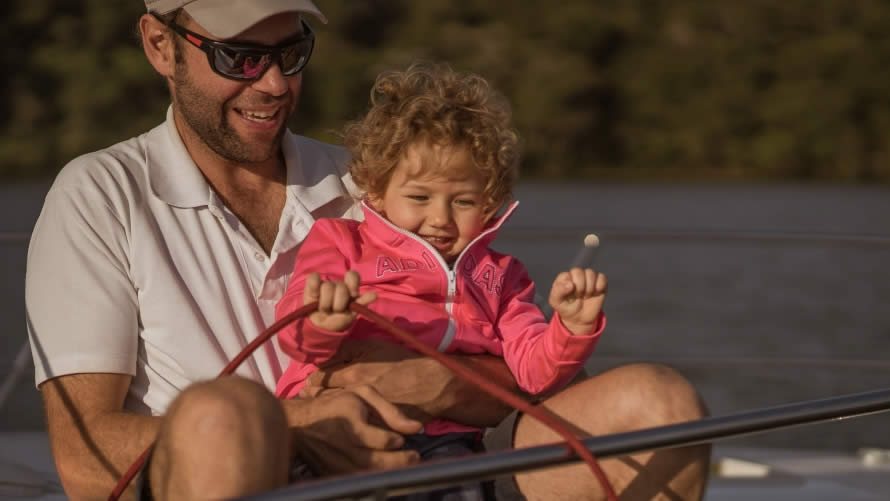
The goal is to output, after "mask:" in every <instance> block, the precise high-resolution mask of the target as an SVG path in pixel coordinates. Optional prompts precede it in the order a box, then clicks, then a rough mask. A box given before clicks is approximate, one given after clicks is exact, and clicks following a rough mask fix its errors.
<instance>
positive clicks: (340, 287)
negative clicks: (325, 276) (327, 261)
mask: <svg viewBox="0 0 890 501" xmlns="http://www.w3.org/2000/svg"><path fill="white" fill-rule="evenodd" d="M359 285H361V279H360V278H359V274H358V273H356V272H355V271H352V270H350V271H347V272H346V275H344V276H343V281H342V282H329V281H322V279H321V276H320V275H319V274H318V273H311V274H310V275H309V276H308V277H306V285H305V286H304V287H303V304H309V303H312V302H315V301H318V310H316V311H314V312H312V313H311V314H309V321H310V322H312V325H314V326H316V327H318V328H320V329H324V330H328V331H337V332H343V331H345V330H346V328H347V327H349V326H350V325H352V322H353V320H355V313H353V312H352V311H351V310H350V309H349V303H351V302H352V301H353V300H354V301H355V302H356V303H358V304H360V305H362V306H367V305H369V304H371V303H372V302H373V301H374V300H375V299H377V293H375V292H366V293H365V294H362V295H361V296H359Z"/></svg>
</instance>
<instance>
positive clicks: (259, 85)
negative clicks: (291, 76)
mask: <svg viewBox="0 0 890 501" xmlns="http://www.w3.org/2000/svg"><path fill="white" fill-rule="evenodd" d="M253 88H254V89H256V90H258V91H260V92H262V93H264V94H268V95H270V96H280V95H282V94H284V93H285V92H287V77H285V76H284V74H283V73H281V66H279V65H278V62H277V61H275V62H273V63H272V64H271V65H270V66H269V68H268V69H266V72H265V73H263V76H261V77H260V79H259V80H257V81H256V82H254V83H253Z"/></svg>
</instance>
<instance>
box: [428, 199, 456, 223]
mask: <svg viewBox="0 0 890 501" xmlns="http://www.w3.org/2000/svg"><path fill="white" fill-rule="evenodd" d="M429 221H430V224H431V225H433V226H447V225H448V224H449V223H450V222H451V208H450V207H449V206H448V204H434V205H433V206H432V207H431V208H430V214H429Z"/></svg>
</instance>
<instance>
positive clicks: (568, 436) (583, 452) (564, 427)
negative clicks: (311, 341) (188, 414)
mask: <svg viewBox="0 0 890 501" xmlns="http://www.w3.org/2000/svg"><path fill="white" fill-rule="evenodd" d="M317 308H318V303H309V304H306V305H303V306H302V307H301V308H298V309H296V310H295V311H293V312H291V313H289V314H287V315H285V316H284V317H282V318H280V319H279V320H278V321H277V322H275V323H274V324H272V325H270V326H269V327H268V328H267V329H266V330H264V331H263V332H261V333H260V335H259V336H257V337H256V339H254V340H253V341H251V342H250V343H248V345H247V346H245V347H244V349H243V350H241V352H240V353H238V355H237V356H236V357H235V358H233V359H232V361H231V362H229V363H228V365H226V366H225V367H224V368H223V370H222V371H220V373H219V376H226V375H229V374H232V373H233V372H235V369H237V368H238V366H239V365H241V363H242V362H243V361H244V360H245V359H247V357H249V356H250V355H251V354H252V353H253V352H254V351H255V350H256V349H257V348H258V347H259V346H260V345H261V344H263V343H265V342H266V341H267V340H268V339H269V338H271V337H272V336H274V335H275V334H276V333H277V332H278V331H279V330H281V329H282V328H283V327H284V326H285V325H287V324H289V323H291V322H293V321H295V320H296V319H298V318H300V317H303V316H305V315H308V314H309V313H312V312H313V311H315V310H316V309H317ZM349 309H351V310H352V311H354V312H356V313H358V314H361V315H363V316H364V317H366V318H367V319H369V320H371V321H372V322H374V323H376V324H378V325H379V326H381V327H383V328H385V329H387V330H388V331H389V332H390V333H391V334H393V335H395V336H396V337H397V338H399V339H400V340H401V341H403V342H404V343H405V344H407V345H409V346H411V347H412V348H414V349H415V350H416V351H418V352H420V353H422V354H424V355H426V356H428V357H431V358H434V359H436V360H437V361H438V362H439V363H441V364H442V365H444V366H445V367H447V368H449V369H450V370H451V371H453V372H454V373H455V374H456V375H457V376H458V377H461V378H463V379H466V380H467V381H469V382H470V383H473V384H475V385H476V386H478V387H479V388H480V389H481V390H483V391H485V392H486V393H488V394H489V395H491V396H493V397H495V398H497V399H498V400H500V401H502V402H504V403H506V404H507V405H510V406H511V407H513V408H515V409H518V410H520V411H522V412H524V413H526V414H528V415H530V416H532V417H534V418H535V419H537V420H538V421H540V422H541V423H543V424H545V425H547V426H548V427H550V428H551V429H552V430H553V431H555V432H556V433H558V434H559V435H560V436H562V437H563V438H564V439H565V441H566V444H565V445H566V449H567V451H566V452H567V457H571V456H572V453H573V451H574V453H577V455H578V456H579V457H580V458H581V459H582V460H584V462H585V463H587V465H588V466H589V467H590V469H591V471H593V474H594V476H595V477H596V479H597V480H598V481H599V483H600V486H601V487H602V489H603V492H604V493H605V494H606V498H607V499H608V500H609V501H618V496H617V495H616V494H615V490H614V489H613V488H612V485H611V484H610V483H609V479H608V478H606V475H605V473H603V470H602V469H601V468H600V466H599V464H598V463H597V460H596V458H595V457H594V455H593V453H591V452H590V451H589V450H588V449H587V447H585V446H584V444H583V443H581V441H580V440H578V438H577V437H575V435H573V434H572V432H571V431H570V430H569V427H568V423H567V422H566V421H565V420H564V419H563V418H562V417H560V416H559V415H557V414H554V413H553V411H551V410H550V409H547V408H546V407H543V406H534V405H531V404H529V403H528V402H526V401H525V400H523V399H521V398H520V397H518V396H516V395H514V394H513V393H511V392H510V391H508V390H505V389H504V388H501V387H500V386H498V385H496V384H494V383H492V382H491V381H489V380H487V379H485V378H484V377H483V376H480V375H479V374H476V373H475V372H473V371H472V370H470V369H469V368H467V367H466V366H465V365H463V364H462V363H460V362H458V361H457V360H455V359H453V358H450V357H447V356H445V355H443V354H442V353H439V352H438V351H436V350H434V349H433V348H431V347H429V346H427V345H425V344H423V343H421V342H420V341H418V340H417V339H416V338H415V337H414V336H412V335H411V333H409V332H408V331H406V330H404V329H402V328H401V327H399V326H397V325H396V324H394V323H392V322H391V321H389V319H387V318H385V317H383V316H382V315H380V314H378V313H376V312H374V311H373V310H371V309H369V308H367V307H365V306H362V305H360V304H358V303H355V302H353V303H350V305H349ZM219 376H217V377H219ZM153 445H154V444H152V445H150V446H149V447H148V448H147V449H145V451H143V452H142V454H140V455H139V458H138V459H136V461H135V462H134V463H133V465H132V466H130V468H129V469H128V470H127V472H126V473H125V474H124V475H123V476H121V478H120V480H119V481H118V483H117V485H116V486H115V488H114V490H113V491H112V492H111V494H110V495H109V496H108V501H117V500H118V498H119V497H120V496H121V494H122V493H123V492H124V489H126V488H127V486H128V485H129V484H130V482H131V481H132V480H133V477H135V476H136V474H137V473H139V471H140V470H141V469H142V466H143V464H144V463H145V461H146V459H147V458H148V454H149V452H150V451H151V448H152V447H153ZM144 481H145V482H147V481H148V479H147V478H146V479H144Z"/></svg>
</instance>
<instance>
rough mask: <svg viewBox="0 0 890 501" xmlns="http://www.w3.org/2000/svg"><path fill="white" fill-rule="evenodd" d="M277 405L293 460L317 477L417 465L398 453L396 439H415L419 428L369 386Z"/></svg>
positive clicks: (410, 454) (413, 454) (414, 457)
mask: <svg viewBox="0 0 890 501" xmlns="http://www.w3.org/2000/svg"><path fill="white" fill-rule="evenodd" d="M282 405H284V410H285V414H286V415H287V417H288V422H289V423H290V425H291V427H292V430H293V434H292V437H293V440H294V450H295V451H296V454H297V455H298V456H299V457H300V458H301V459H302V460H303V461H305V462H306V463H307V464H309V465H310V466H311V467H312V468H313V470H315V473H317V474H319V475H326V474H333V473H351V472H355V471H361V470H368V469H390V468H399V467H402V466H407V465H410V464H414V463H416V462H417V461H418V460H419V459H420V457H419V455H418V454H417V452H415V451H411V450H401V447H402V446H403V445H404V443H405V441H404V438H403V437H402V435H403V434H413V433H420V432H421V430H422V429H423V425H422V424H421V423H420V422H419V421H415V420H412V419H409V418H408V417H406V416H405V415H404V414H403V413H402V412H401V411H400V410H399V409H398V407H396V406H395V405H393V404H391V403H389V402H387V401H386V399H384V398H383V397H382V396H381V395H380V394H379V393H377V392H376V391H375V390H374V389H373V388H371V387H369V386H357V387H353V388H351V389H350V390H340V391H331V392H327V393H325V394H324V395H319V396H318V397H315V398H300V399H294V400H283V401H282Z"/></svg>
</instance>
